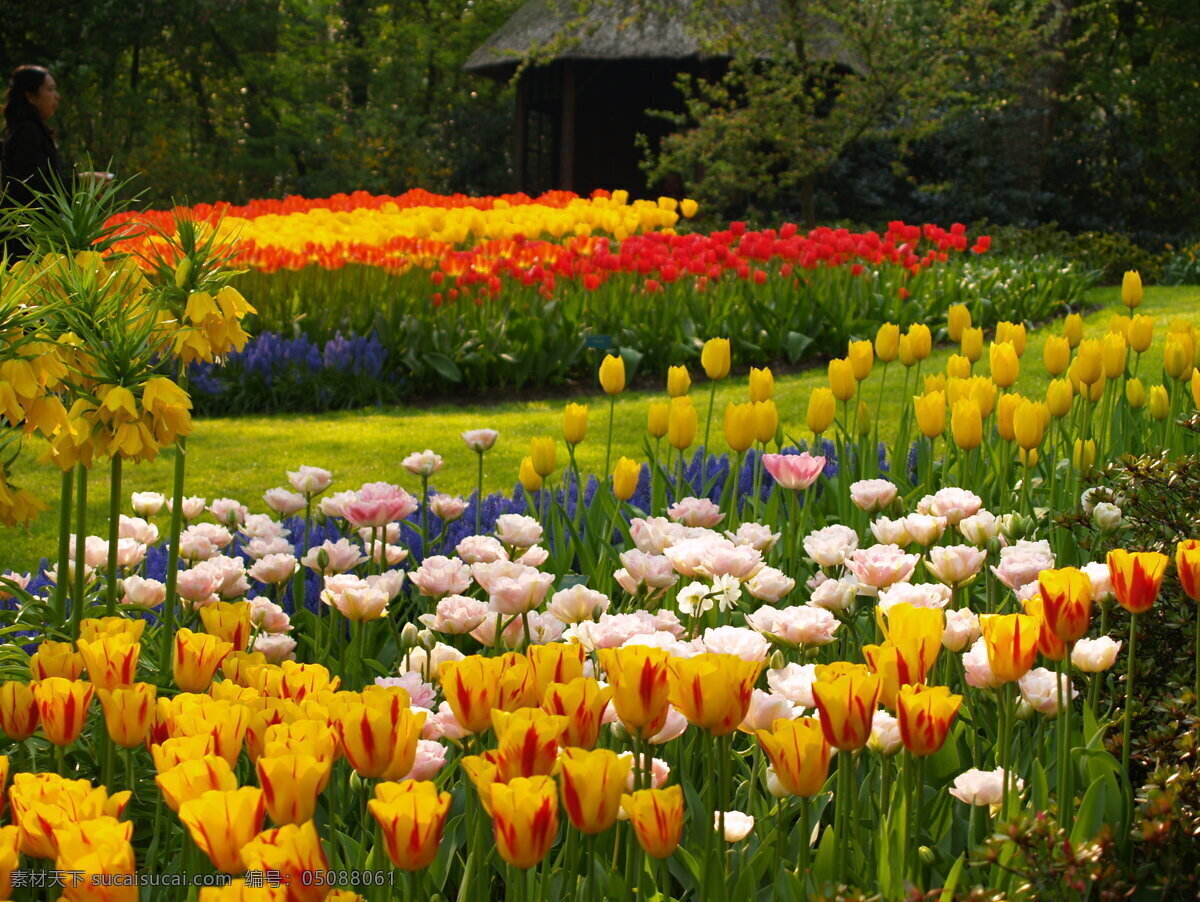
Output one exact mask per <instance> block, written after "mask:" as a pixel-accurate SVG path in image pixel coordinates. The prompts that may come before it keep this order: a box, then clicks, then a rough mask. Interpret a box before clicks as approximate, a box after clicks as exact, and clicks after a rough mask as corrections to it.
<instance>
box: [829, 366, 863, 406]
mask: <svg viewBox="0 0 1200 902" xmlns="http://www.w3.org/2000/svg"><path fill="white" fill-rule="evenodd" d="M829 388H830V390H831V391H832V392H833V396H834V397H835V398H837V399H838V400H839V401H849V400H850V399H851V398H853V397H854V392H855V391H857V389H858V383H857V382H856V381H855V379H854V368H853V367H852V366H851V365H850V361H849V360H846V359H845V358H842V357H837V358H834V359H833V360H831V361H829Z"/></svg>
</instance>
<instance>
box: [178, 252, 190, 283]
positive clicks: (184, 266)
mask: <svg viewBox="0 0 1200 902" xmlns="http://www.w3.org/2000/svg"><path fill="white" fill-rule="evenodd" d="M191 274H192V258H191V257H184V258H183V259H182V260H180V261H179V263H178V264H176V266H175V287H176V288H180V289H182V288H183V286H184V285H186V284H187V280H188V276H190V275H191Z"/></svg>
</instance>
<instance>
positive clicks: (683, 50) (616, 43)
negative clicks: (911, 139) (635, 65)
mask: <svg viewBox="0 0 1200 902" xmlns="http://www.w3.org/2000/svg"><path fill="white" fill-rule="evenodd" d="M676 2H677V3H678V4H679V5H680V7H682V9H681V12H680V14H677V15H663V14H659V13H650V12H644V13H639V11H638V7H639V3H638V0H600V2H598V3H596V4H595V5H594V6H593V7H592V9H591V11H590V13H589V14H588V16H587V18H586V21H584V22H583V23H582V24H577V25H576V26H575V27H574V29H573V33H572V34H567V33H566V31H567V30H568V29H569V28H570V26H571V24H572V23H573V22H574V21H575V20H576V19H577V18H578V17H577V16H576V15H575V14H574V12H573V10H572V8H571V6H572V4H571V0H529V2H528V3H526V4H525V5H524V6H522V7H521V8H520V9H518V10H517V11H516V12H515V13H513V15H512V18H510V19H509V20H508V21H507V22H505V23H504V25H503V26H501V27H500V29H499V30H498V31H496V33H495V34H493V35H492V36H491V37H490V38H488V39H487V41H485V42H484V43H483V45H482V46H481V47H479V48H478V49H477V50H476V51H475V52H474V53H472V54H471V56H470V57H469V58H468V59H467V62H466V64H465V65H464V66H463V68H464V69H466V70H468V71H471V72H477V73H479V74H480V75H488V76H491V77H493V78H508V77H509V76H511V75H512V73H513V71H514V70H515V69H516V68H517V66H518V64H519V63H521V62H522V61H524V60H525V59H528V58H529V57H531V56H532V55H533V52H534V51H535V50H538V49H541V50H542V52H543V53H545V51H546V48H550V49H551V58H552V59H573V60H618V59H688V58H700V57H708V58H712V56H713V54H711V53H706V52H705V51H704V47H705V46H708V45H709V44H710V42H709V41H708V40H706V37H707V36H706V35H703V34H698V33H697V32H696V29H694V28H693V27H690V26H689V24H688V23H687V21H686V20H687V19H688V10H687V9H686V7H687V6H690V4H691V3H692V2H693V0H676ZM724 18H725V21H724V22H723V24H722V26H721V27H722V30H723V31H727V30H728V28H729V25H730V24H732V25H733V26H735V27H737V26H744V27H748V28H755V29H757V28H763V27H770V23H772V22H778V21H779V20H780V19H781V18H782V12H781V10H780V5H779V0H745V2H742V3H740V4H738V5H737V7H735V8H734V9H733V10H732V12H731V14H730V15H728V16H726V17H724ZM716 36H718V32H717V31H715V30H714V32H713V37H716ZM806 45H807V52H808V53H809V54H811V55H812V58H815V59H823V60H832V61H836V62H838V63H840V64H842V65H844V66H847V67H848V68H852V69H861V66H860V65H859V64H858V63H857V61H856V60H854V59H851V58H850V56H849V54H847V53H846V52H845V51H844V49H843V48H840V47H839V46H838V44H837V41H836V38H835V36H834V35H833V34H832V31H831V29H830V28H829V27H827V26H826V27H821V26H820V25H819V24H817V23H814V27H812V28H811V29H810V31H809V34H808V35H807V36H806Z"/></svg>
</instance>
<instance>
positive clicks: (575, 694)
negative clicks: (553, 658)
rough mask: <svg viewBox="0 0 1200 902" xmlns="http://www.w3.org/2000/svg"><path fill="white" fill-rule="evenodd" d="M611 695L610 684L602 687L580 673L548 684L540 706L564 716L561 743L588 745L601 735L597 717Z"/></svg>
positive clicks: (590, 745) (580, 746)
mask: <svg viewBox="0 0 1200 902" xmlns="http://www.w3.org/2000/svg"><path fill="white" fill-rule="evenodd" d="M612 695H613V690H612V687H611V686H605V687H603V688H601V686H600V683H599V682H598V681H596V680H594V679H592V678H591V677H579V678H578V679H574V680H571V682H569V683H551V684H550V685H549V686H547V687H546V692H545V695H544V696H543V697H542V707H543V708H544V709H545V710H546V711H548V712H549V713H551V714H558V715H561V716H563V717H565V718H566V719H567V726H566V728H565V729H564V730H563V733H562V737H561V739H560V742H561V743H562V744H563V746H564V747H568V746H569V747H574V748H583V749H590V748H594V747H595V745H596V740H597V739H598V738H599V737H600V721H601V719H602V718H603V717H604V710H605V708H607V707H608V702H609V700H610V699H611V698H612Z"/></svg>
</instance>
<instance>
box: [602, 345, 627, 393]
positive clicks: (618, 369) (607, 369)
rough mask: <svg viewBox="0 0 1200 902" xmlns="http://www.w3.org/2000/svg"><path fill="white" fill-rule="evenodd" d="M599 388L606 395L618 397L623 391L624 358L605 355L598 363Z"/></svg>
mask: <svg viewBox="0 0 1200 902" xmlns="http://www.w3.org/2000/svg"><path fill="white" fill-rule="evenodd" d="M600 387H601V388H603V389H604V393H605V394H606V395H619V394H620V393H621V392H623V391H624V390H625V358H624V357H621V356H620V355H618V354H607V355H605V357H604V360H602V361H601V362H600Z"/></svg>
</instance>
